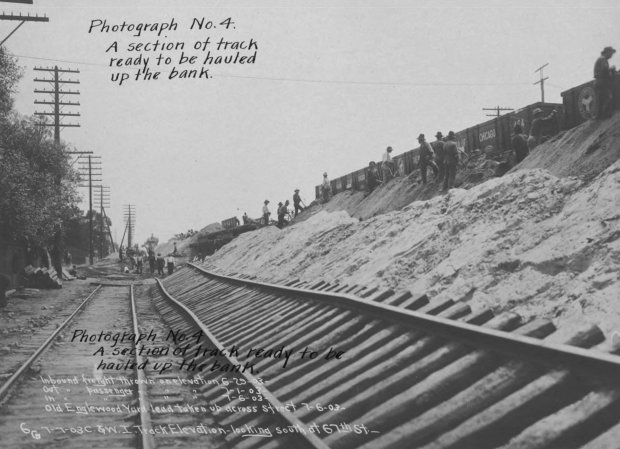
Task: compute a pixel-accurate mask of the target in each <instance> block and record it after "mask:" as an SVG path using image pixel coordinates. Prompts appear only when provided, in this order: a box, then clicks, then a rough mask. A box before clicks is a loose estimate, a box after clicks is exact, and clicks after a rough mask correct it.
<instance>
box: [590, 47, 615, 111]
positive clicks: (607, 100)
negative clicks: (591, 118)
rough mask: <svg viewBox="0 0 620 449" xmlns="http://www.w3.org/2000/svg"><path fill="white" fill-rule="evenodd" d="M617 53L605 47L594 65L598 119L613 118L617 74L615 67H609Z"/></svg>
mask: <svg viewBox="0 0 620 449" xmlns="http://www.w3.org/2000/svg"><path fill="white" fill-rule="evenodd" d="M615 52H616V50H614V49H613V48H612V47H605V48H603V51H602V52H601V56H599V57H598V59H597V60H596V62H595V63H594V92H596V104H597V111H596V117H595V118H598V119H602V118H606V117H609V116H611V109H612V108H611V106H612V101H613V89H612V86H613V77H614V74H615V73H616V68H615V67H611V68H610V67H609V59H610V58H611V57H612V56H613V54H614V53H615Z"/></svg>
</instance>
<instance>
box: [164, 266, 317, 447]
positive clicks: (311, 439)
mask: <svg viewBox="0 0 620 449" xmlns="http://www.w3.org/2000/svg"><path fill="white" fill-rule="evenodd" d="M156 281H157V284H158V285H159V289H160V290H161V292H162V294H163V295H164V297H165V298H166V299H167V300H168V301H169V302H170V303H172V304H173V305H175V306H176V307H177V308H178V309H180V310H181V311H182V312H183V313H185V314H186V315H187V316H188V317H189V318H191V320H192V321H194V323H195V324H196V326H198V327H199V328H200V330H201V331H202V332H203V333H204V334H205V336H206V337H207V338H208V339H209V340H210V341H211V343H212V344H213V345H214V346H215V347H216V348H217V349H218V350H219V351H220V353H221V354H226V351H225V346H224V345H223V344H222V343H221V342H220V341H219V340H218V339H217V338H216V337H215V335H213V334H212V333H211V331H210V330H209V329H207V327H206V326H205V324H204V323H203V322H202V321H201V320H200V318H198V317H197V316H196V315H195V314H194V312H192V311H191V310H190V309H189V308H187V307H186V306H185V305H184V304H182V303H180V302H179V301H177V300H176V299H175V298H173V297H172V295H170V293H168V291H167V290H166V288H165V287H164V285H163V284H162V282H161V280H160V279H158V278H156ZM224 357H225V358H226V360H227V361H228V362H229V363H230V364H232V365H240V363H239V361H238V360H237V358H236V357H233V356H231V355H224ZM238 374H239V375H241V376H243V377H244V378H245V379H246V381H248V382H249V383H250V384H251V385H258V384H259V383H260V382H259V381H258V379H257V378H256V377H254V376H253V375H251V374H249V373H247V372H239V373H238ZM263 388H264V387H263ZM262 396H263V397H264V398H265V399H267V401H268V402H269V403H270V404H271V405H272V406H273V407H274V409H275V410H278V413H279V415H280V417H281V418H282V419H284V420H285V421H286V422H287V424H288V425H290V426H298V427H299V428H301V429H303V432H301V433H298V434H296V435H297V436H298V437H299V438H303V439H304V440H305V442H306V443H307V445H308V447H311V448H315V449H329V446H327V445H326V444H325V443H324V442H323V441H322V440H321V439H320V438H319V437H317V436H316V435H315V434H314V433H312V432H311V431H310V429H309V427H308V426H307V425H306V424H305V423H304V422H302V421H300V420H299V419H298V418H297V417H295V415H294V414H293V413H291V412H289V411H287V410H286V407H285V406H284V404H282V402H280V400H279V399H278V398H276V397H275V396H274V395H273V393H271V392H270V391H269V390H267V389H263V390H262ZM295 447H299V446H295Z"/></svg>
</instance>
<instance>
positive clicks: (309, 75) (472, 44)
mask: <svg viewBox="0 0 620 449" xmlns="http://www.w3.org/2000/svg"><path fill="white" fill-rule="evenodd" d="M34 3H35V4H34V5H20V4H13V3H0V9H2V10H3V11H4V12H6V13H8V12H13V13H22V14H31V15H33V14H39V15H43V14H45V15H47V16H48V17H49V22H47V23H44V22H27V23H25V24H24V25H23V26H22V27H21V28H20V29H19V30H17V31H16V32H15V34H14V35H13V36H11V37H10V38H9V39H8V40H7V42H6V43H5V44H4V45H5V48H6V49H8V51H9V52H10V53H12V54H13V55H16V56H17V57H18V59H19V64H20V65H21V66H22V67H23V68H24V77H23V79H22V81H21V82H20V85H19V92H18V94H17V96H16V103H15V107H16V109H17V110H18V111H19V112H20V113H23V114H26V115H31V114H33V113H34V112H35V110H36V111H43V110H44V109H43V108H42V107H41V106H40V105H35V104H34V100H35V99H39V100H42V99H45V98H44V97H43V96H42V95H41V94H35V93H34V92H33V90H34V89H35V88H41V87H43V86H42V85H41V83H35V82H34V81H33V78H35V76H41V75H42V74H44V72H35V71H34V70H33V68H34V67H35V66H36V67H52V66H54V65H58V66H59V67H60V68H69V69H78V70H79V71H80V73H79V74H77V75H75V76H74V75H73V74H71V76H69V75H67V76H65V77H64V79H76V78H77V79H79V81H80V85H79V86H74V85H70V86H67V87H69V88H72V89H74V88H76V87H77V88H78V89H79V91H80V95H79V98H73V97H78V96H71V98H68V99H69V100H73V101H75V100H76V99H77V100H78V101H79V102H80V106H79V108H70V109H66V112H76V111H77V112H79V113H80V114H81V116H80V117H79V118H77V121H79V124H80V127H79V128H63V129H62V131H61V139H62V140H63V141H65V142H67V143H68V144H69V145H70V146H71V147H73V148H75V149H76V150H78V151H93V154H94V155H96V156H100V157H101V162H102V168H103V169H102V171H103V178H102V179H103V184H104V185H105V186H109V187H110V199H111V201H110V208H109V209H108V211H107V213H108V216H109V217H110V218H111V219H112V222H113V228H112V229H113V230H112V232H113V235H115V236H116V241H117V242H118V241H119V240H120V237H121V236H122V234H123V229H124V223H123V208H124V206H125V205H127V204H131V205H134V206H135V210H136V223H135V225H136V233H135V239H136V240H135V241H137V242H140V243H141V242H143V241H144V240H145V239H146V238H147V237H148V236H149V235H150V234H154V235H156V236H157V237H159V239H160V241H163V240H168V239H169V238H170V237H172V236H173V235H174V234H176V233H180V232H184V231H187V230H188V229H201V228H203V227H204V226H206V225H208V224H210V223H213V222H219V221H221V220H223V219H226V218H229V217H232V216H235V215H236V216H238V217H241V215H242V214H243V213H244V212H247V213H248V215H250V216H251V217H259V216H260V215H261V208H262V205H263V201H264V200H265V199H269V200H270V202H271V203H270V206H271V209H272V213H275V208H276V207H277V203H278V202H279V201H284V200H286V199H289V200H291V202H292V194H293V191H294V189H296V188H299V189H300V190H301V196H302V199H304V201H305V202H306V203H310V202H311V201H312V200H313V199H314V186H315V185H317V184H319V183H320V182H321V180H322V174H323V172H328V174H329V177H330V179H334V178H336V177H339V176H342V175H345V174H347V173H350V172H352V171H354V170H358V169H360V168H362V167H364V166H367V165H368V162H369V161H371V160H380V159H381V156H382V153H383V152H384V150H385V148H386V147H387V146H388V145H389V146H392V147H393V148H394V153H393V154H400V153H402V152H404V151H407V150H409V149H411V148H414V147H416V146H417V141H416V139H417V136H418V134H420V133H424V134H426V135H427V137H430V136H433V135H434V134H435V133H436V132H437V131H442V132H443V133H444V134H446V132H447V131H449V130H454V131H459V130H461V129H464V128H467V127H469V126H473V125H475V124H477V123H480V122H483V121H485V120H487V119H488V117H487V116H486V114H487V113H488V111H484V110H483V108H490V107H496V106H501V107H510V108H514V109H518V108H521V107H524V106H526V105H528V104H531V103H534V102H537V101H540V96H541V93H540V87H539V85H534V84H533V83H534V82H536V81H537V80H538V76H539V74H538V73H535V70H536V69H537V68H538V67H540V66H542V65H543V64H546V63H548V66H546V67H545V69H544V75H545V76H548V77H549V79H548V80H547V81H546V82H545V99H546V101H548V102H554V103H561V101H562V99H561V92H562V91H564V90H567V89H570V88H571V87H574V86H577V85H579V84H582V83H584V82H587V81H589V80H590V79H591V78H592V67H593V64H594V61H595V60H596V58H597V57H598V55H599V54H600V51H601V50H602V49H603V47H605V46H608V45H612V46H614V47H616V48H617V47H618V46H620V42H619V37H620V33H619V32H618V29H619V28H618V24H620V4H619V3H618V2H616V1H615V0H610V1H605V0H599V1H596V0H595V1H575V0H569V1H540V0H538V1H532V0H522V1H519V2H505V1H491V0H477V1H457V0H443V1H441V0H439V1H437V0H435V1H413V0H408V1H405V0H385V1H384V0H382V1H379V0H372V1H370V0H368V1H346V0H311V1H303V2H302V1H292V0H286V1H285V0H281V1H277V0H269V1H257V0H245V1H242V0H231V1H207V0H183V1H181V0H178V1H162V0H155V1H145V0H136V1H132V2H131V5H130V6H128V5H127V4H128V3H129V2H125V1H120V0H114V1H102V0H98V1H91V0H34ZM102 5H105V6H102ZM203 17H204V18H205V20H206V21H209V20H211V21H213V23H214V24H216V28H217V29H210V30H205V29H200V30H198V29H193V30H192V29H190V26H191V24H192V19H193V18H197V19H198V20H200V19H201V18H203ZM173 18H174V21H175V22H176V23H177V24H178V25H177V29H176V30H169V32H163V33H162V34H161V36H159V37H158V36H157V32H149V31H143V32H142V33H141V35H140V36H135V34H136V32H135V31H134V32H120V31H118V32H112V31H110V32H107V33H106V32H101V31H100V30H101V27H98V28H93V29H92V30H91V32H89V29H90V28H91V25H92V23H93V21H97V20H100V21H103V20H105V21H106V23H107V24H108V25H110V26H111V25H114V24H117V25H120V24H122V23H123V22H126V23H127V24H130V23H133V24H138V23H144V22H147V23H158V22H159V23H164V22H168V23H169V22H170V21H171V20H172V19H173ZM227 18H231V21H232V22H233V24H232V25H230V26H229V27H228V29H226V27H225V26H224V25H219V24H220V23H221V22H222V21H224V20H226V19H227ZM95 23H98V22H95ZM16 24H17V22H12V21H0V37H2V38H4V37H5V36H6V35H7V34H8V33H9V32H10V31H11V30H12V29H13V28H14V27H15V25H16ZM207 37H209V38H210V39H211V43H210V44H209V45H210V46H211V47H209V48H213V47H212V46H213V45H214V42H216V41H217V40H219V39H220V38H224V39H225V40H229V41H231V42H232V41H245V42H246V43H247V42H249V41H250V39H253V40H254V42H256V45H257V46H258V50H257V56H256V60H255V62H254V63H253V64H245V65H232V64H231V65H214V66H210V67H209V73H210V76H211V78H209V79H205V78H202V79H179V78H178V77H177V78H175V79H168V78H167V77H168V76H169V73H170V71H171V70H172V67H176V68H177V69H179V68H182V67H179V66H178V61H177V60H178V58H179V57H180V54H181V51H168V52H166V56H169V57H171V58H172V63H171V64H170V65H168V66H161V68H160V70H161V72H162V78H161V79H158V80H150V81H126V82H124V83H123V84H122V85H119V83H118V81H117V82H114V81H112V75H113V74H114V73H116V72H119V71H123V72H125V73H128V74H129V75H131V76H133V75H134V74H135V72H136V70H137V68H136V67H132V66H129V67H127V66H123V67H121V68H114V67H110V66H109V63H110V58H112V57H119V58H124V57H128V56H137V55H136V54H135V52H133V53H130V52H128V51H127V47H128V45H130V44H132V43H133V44H136V43H148V42H154V41H156V40H157V39H160V41H162V42H184V43H185V50H187V51H186V53H187V54H189V53H191V54H194V55H198V56H199V60H200V61H202V58H201V57H200V56H204V53H203V52H201V51H200V50H198V51H195V50H193V49H192V47H193V45H194V43H195V42H200V41H204V40H205V39H206V38H207ZM114 42H117V45H118V46H117V49H118V51H117V52H115V51H114V49H110V46H111V45H112V43H114ZM106 50H108V51H106ZM114 53H115V54H114ZM158 53H159V52H143V56H149V57H150V58H151V60H150V62H149V64H150V65H149V67H150V68H151V69H153V70H155V69H158V67H157V66H155V65H154V64H155V57H156V55H157V54H158ZM230 54H234V51H232V52H231V53H230ZM244 54H245V53H244ZM248 54H249V53H248ZM611 63H612V64H616V65H620V64H618V56H617V55H616V57H615V58H612V60H611ZM66 121H67V122H69V123H72V122H74V121H75V119H74V118H73V117H69V118H68V120H66ZM429 140H430V139H429ZM80 191H81V192H82V193H83V194H84V195H86V194H87V191H86V189H81V190H80ZM86 204H87V203H86Z"/></svg>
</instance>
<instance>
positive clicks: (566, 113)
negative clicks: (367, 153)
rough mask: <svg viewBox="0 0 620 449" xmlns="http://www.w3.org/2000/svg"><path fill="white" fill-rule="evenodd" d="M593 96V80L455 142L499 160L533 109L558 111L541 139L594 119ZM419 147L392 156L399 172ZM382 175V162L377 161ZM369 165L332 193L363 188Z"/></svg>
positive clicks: (619, 97) (618, 97) (618, 78)
mask: <svg viewBox="0 0 620 449" xmlns="http://www.w3.org/2000/svg"><path fill="white" fill-rule="evenodd" d="M613 90H614V105H613V107H614V110H616V109H620V73H616V74H615V76H614V80H613ZM596 107H597V105H596V96H595V95H594V89H593V81H589V82H587V83H584V84H581V85H579V86H576V87H573V88H572V89H569V90H567V91H564V92H562V103H543V102H537V103H533V104H530V105H528V106H525V107H523V108H521V109H518V110H516V111H512V112H510V113H508V114H505V115H501V116H499V117H495V118H493V119H491V120H488V121H486V122H483V123H479V124H477V125H474V126H472V127H470V128H466V129H464V130H461V131H458V132H455V135H456V143H457V146H458V147H459V148H462V149H463V150H465V152H466V153H471V152H472V151H473V150H474V149H480V150H483V151H485V153H486V154H487V157H490V158H493V159H496V160H502V159H505V158H506V153H508V152H511V151H512V143H511V137H512V131H513V129H514V125H515V124H517V123H519V124H520V125H521V126H522V128H523V132H524V133H526V134H527V133H528V132H529V130H530V126H531V124H532V121H533V119H534V110H535V109H541V110H542V111H543V114H544V115H548V114H549V113H550V112H551V111H553V110H556V111H557V113H558V114H557V120H556V122H555V123H553V124H547V125H545V127H544V128H543V130H542V135H543V141H544V140H545V139H548V138H550V137H552V136H554V135H556V134H558V133H559V132H560V131H561V130H566V129H570V128H573V127H575V126H577V125H579V124H580V123H583V122H585V121H586V120H589V119H592V118H595V117H594V116H595V111H596ZM419 151H420V150H419V148H414V149H412V150H409V151H405V152H404V153H402V154H399V155H396V156H394V157H393V160H394V162H395V166H396V167H402V172H403V173H401V174H405V175H406V174H409V173H411V172H413V171H414V170H415V169H416V168H417V161H418V158H419ZM378 168H379V175H381V173H382V170H381V163H378ZM367 170H368V168H362V169H359V170H356V171H354V172H352V173H349V174H347V175H345V176H342V177H340V178H336V179H335V180H333V181H331V187H332V194H336V193H339V192H342V191H344V190H348V189H355V190H365V189H366V180H367V179H368V172H367ZM315 193H316V198H317V199H318V198H319V195H320V186H317V187H316V189H315Z"/></svg>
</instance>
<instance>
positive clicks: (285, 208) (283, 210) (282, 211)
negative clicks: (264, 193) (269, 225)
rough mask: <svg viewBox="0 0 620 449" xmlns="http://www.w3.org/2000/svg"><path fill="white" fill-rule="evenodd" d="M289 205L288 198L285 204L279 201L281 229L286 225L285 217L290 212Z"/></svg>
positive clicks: (279, 224) (279, 223) (279, 225)
mask: <svg viewBox="0 0 620 449" xmlns="http://www.w3.org/2000/svg"><path fill="white" fill-rule="evenodd" d="M288 205H289V202H288V200H286V201H285V202H284V204H282V203H278V227H279V228H280V229H282V228H283V227H284V217H286V214H288Z"/></svg>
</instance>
